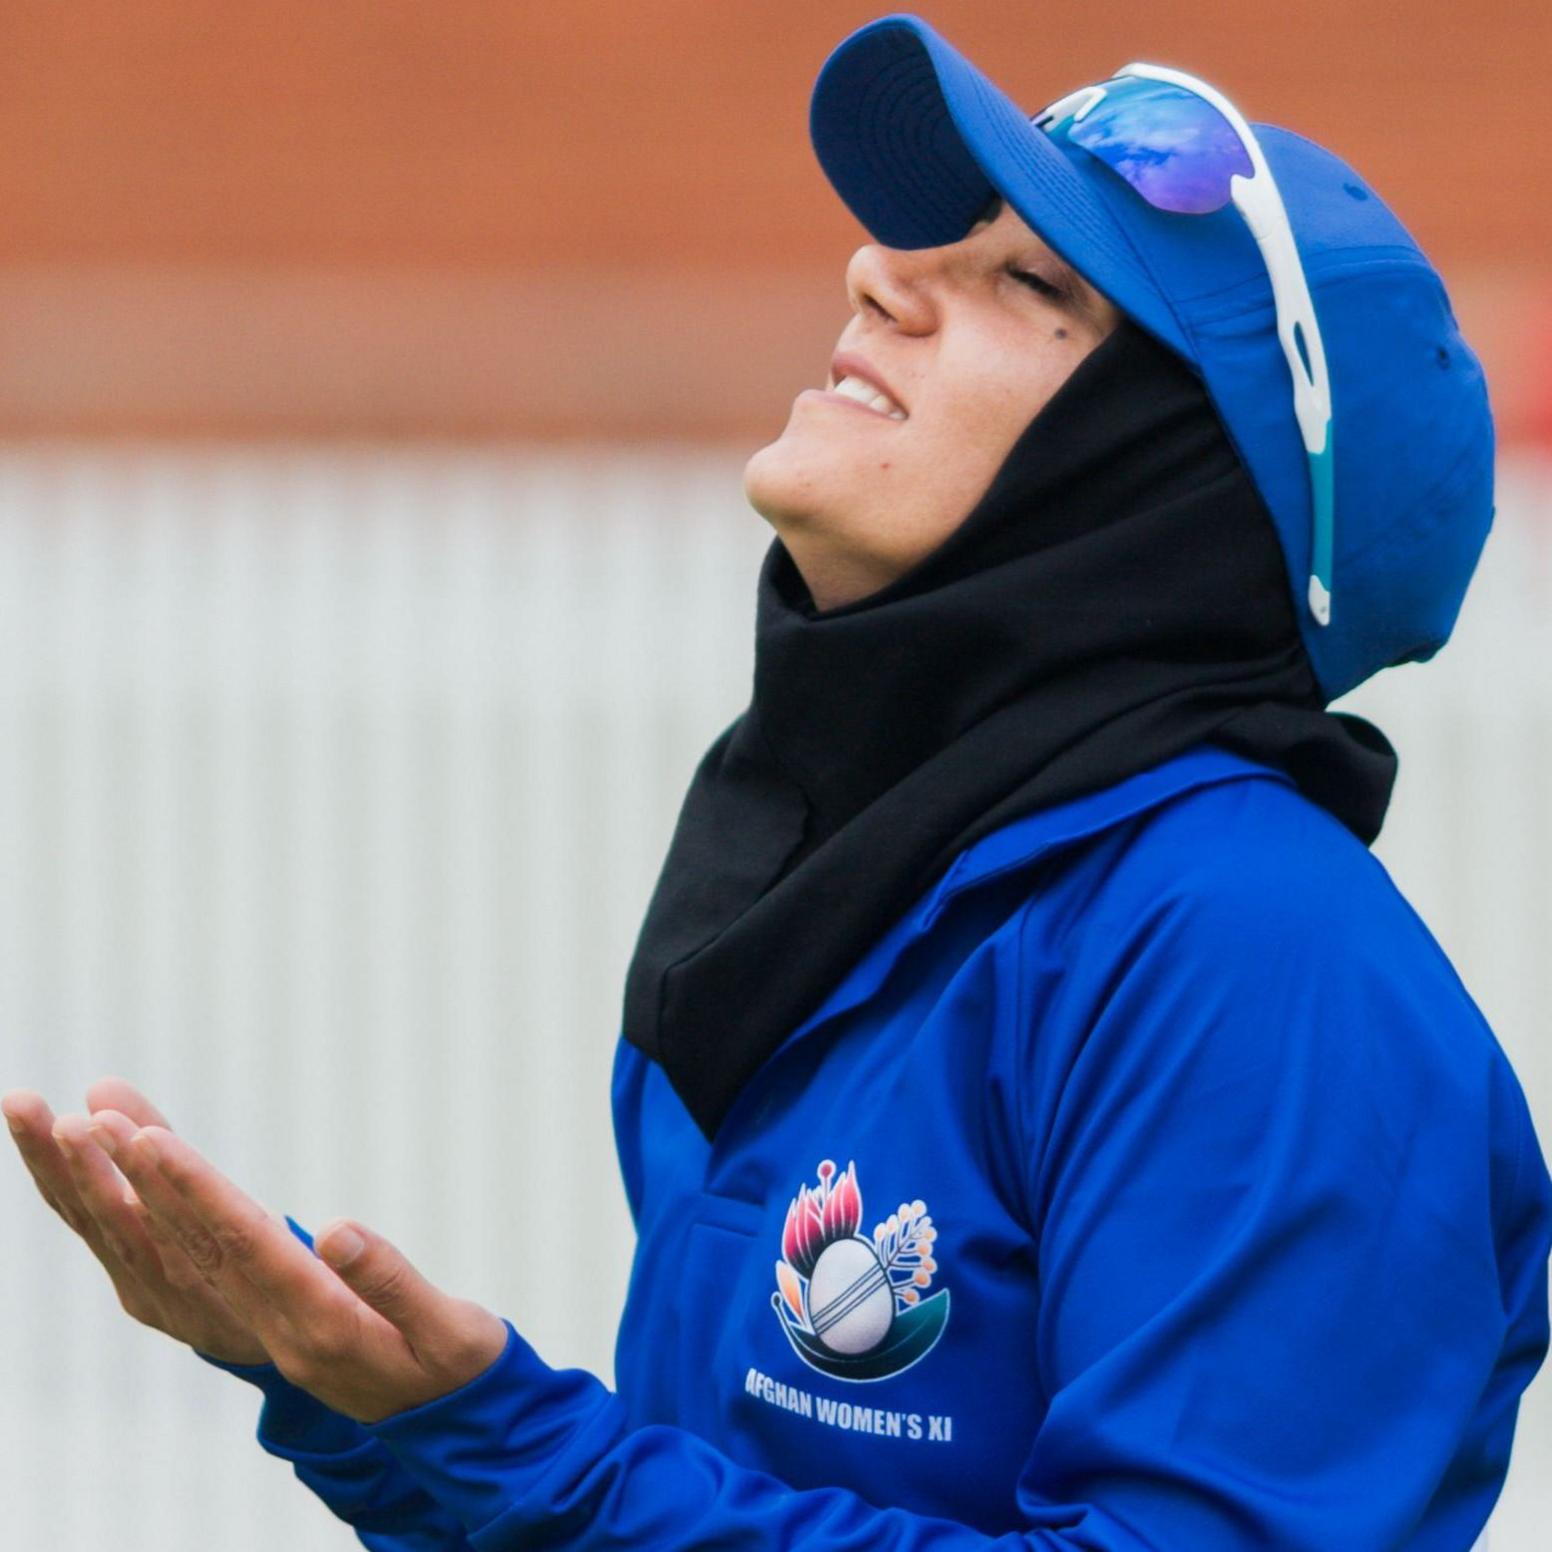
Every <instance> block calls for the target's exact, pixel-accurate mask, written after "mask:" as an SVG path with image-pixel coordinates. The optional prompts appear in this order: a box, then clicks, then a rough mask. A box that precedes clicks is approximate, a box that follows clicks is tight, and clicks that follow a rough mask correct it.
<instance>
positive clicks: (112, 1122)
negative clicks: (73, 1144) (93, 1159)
mask: <svg viewBox="0 0 1552 1552" xmlns="http://www.w3.org/2000/svg"><path fill="white" fill-rule="evenodd" d="M86 1130H87V1135H88V1136H90V1137H91V1139H92V1141H93V1142H95V1143H96V1144H97V1146H98V1147H99V1148H101V1149H102V1151H103V1152H104V1153H106V1154H107V1155H108V1157H109V1158H110V1159H117V1158H118V1156H119V1152H120V1150H121V1149H123V1148H126V1147H128V1146H129V1143H130V1139H131V1138H133V1137H134V1135H135V1133H136V1132H138V1131H139V1130H140V1127H139V1126H138V1125H137V1124H136V1123H135V1122H134V1121H131V1120H130V1119H129V1117H128V1116H125V1115H122V1114H121V1113H120V1112H119V1111H117V1110H107V1109H103V1110H98V1111H96V1112H95V1113H94V1114H93V1116H92V1119H91V1124H90V1125H89V1126H88V1127H87V1129H86ZM119 1194H120V1195H121V1196H122V1197H123V1199H124V1201H125V1203H126V1204H127V1205H128V1206H130V1207H137V1206H139V1204H140V1197H139V1196H138V1195H137V1194H136V1192H135V1188H134V1187H133V1186H132V1185H131V1184H130V1183H129V1181H128V1179H127V1178H126V1177H124V1176H122V1175H121V1176H120V1177H119ZM139 1216H141V1217H143V1216H144V1215H143V1214H141V1215H139Z"/></svg>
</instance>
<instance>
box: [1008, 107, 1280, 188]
mask: <svg viewBox="0 0 1552 1552" xmlns="http://www.w3.org/2000/svg"><path fill="white" fill-rule="evenodd" d="M1102 84H1103V90H1104V93H1105V95H1104V97H1103V98H1102V99H1101V100H1100V101H1099V102H1098V103H1097V104H1096V105H1095V106H1094V107H1093V108H1091V109H1090V110H1089V111H1088V112H1087V113H1086V114H1084V116H1083V117H1082V118H1081V119H1078V120H1076V121H1074V120H1073V119H1072V117H1071V110H1072V109H1073V108H1074V107H1076V106H1077V105H1078V104H1076V103H1074V102H1073V99H1071V98H1065V99H1063V104H1064V105H1066V106H1067V107H1068V110H1069V111H1068V113H1067V114H1066V115H1064V116H1063V117H1059V118H1056V119H1053V120H1051V121H1049V122H1042V121H1043V120H1044V119H1045V114H1044V113H1039V114H1036V115H1035V117H1034V120H1033V122H1034V123H1035V125H1036V126H1037V127H1038V128H1041V129H1046V130H1049V131H1050V132H1051V133H1052V134H1059V135H1065V136H1066V137H1067V139H1068V140H1070V141H1071V142H1072V143H1073V144H1074V145H1080V146H1082V147H1083V149H1084V150H1086V151H1090V152H1092V153H1093V154H1094V155H1095V156H1097V157H1098V158H1099V159H1100V161H1102V162H1104V164H1105V165H1106V166H1107V167H1110V168H1113V169H1114V170H1115V171H1116V172H1118V173H1120V175H1121V176H1122V177H1123V178H1125V179H1126V181H1127V182H1128V183H1129V184H1131V186H1132V187H1133V188H1134V189H1136V190H1137V192H1138V193H1139V194H1141V195H1142V197H1143V198H1144V199H1145V200H1147V201H1148V203H1149V204H1150V205H1153V206H1154V207H1156V208H1157V209H1159V210H1173V211H1178V212H1180V213H1181V214H1184V215H1206V214H1207V213H1208V212H1210V211H1213V210H1221V209H1222V208H1223V207H1224V206H1225V205H1226V204H1228V202H1229V195H1230V186H1229V177H1230V175H1231V174H1233V173H1239V174H1240V175H1241V176H1242V177H1246V178H1248V177H1250V176H1251V175H1252V174H1253V173H1254V171H1255V168H1254V166H1253V165H1252V164H1251V160H1250V155H1249V153H1248V152H1247V151H1246V150H1245V147H1244V145H1243V144H1242V143H1241V141H1240V138H1239V136H1238V135H1237V134H1236V133H1235V131H1234V126H1233V125H1232V124H1230V123H1229V121H1228V120H1227V119H1226V118H1224V116H1223V115H1222V114H1221V113H1220V112H1219V111H1218V110H1217V109H1216V108H1215V107H1213V105H1212V104H1211V103H1210V102H1208V101H1207V100H1206V98H1204V97H1198V96H1197V95H1196V93H1195V92H1192V91H1188V90H1187V89H1186V88H1185V87H1183V86H1176V85H1174V84H1173V83H1172V82H1169V81H1149V80H1146V79H1143V78H1141V77H1137V76H1120V77H1118V78H1116V79H1115V80H1112V81H1106V82H1104V83H1102ZM1077 95H1078V94H1074V96H1077ZM1049 111H1050V110H1049V109H1048V110H1047V112H1049Z"/></svg>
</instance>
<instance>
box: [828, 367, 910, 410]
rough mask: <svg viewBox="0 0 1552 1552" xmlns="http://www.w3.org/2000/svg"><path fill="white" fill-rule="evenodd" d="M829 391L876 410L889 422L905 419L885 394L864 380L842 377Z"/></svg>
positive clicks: (898, 408) (896, 405) (898, 407)
mask: <svg viewBox="0 0 1552 1552" xmlns="http://www.w3.org/2000/svg"><path fill="white" fill-rule="evenodd" d="M831 391H832V392H834V393H839V394H844V395H845V396H846V397H847V398H848V399H855V400H856V401H857V403H858V404H865V405H867V407H868V408H869V409H870V410H877V411H878V412H879V413H880V414H881V415H887V416H888V417H889V418H890V419H891V420H904V419H905V411H904V410H903V409H901V408H900V406H899V405H898V404H896V403H895V401H894V400H893V399H891V398H890V397H889V395H888V394H887V393H880V392H879V391H878V389H877V388H875V387H874V386H873V384H872V383H870V382H868V381H867V380H866V379H864V378H861V377H843V378H842V379H841V380H840V382H838V383H837V384H836V385H835V387H834V389H832V390H831Z"/></svg>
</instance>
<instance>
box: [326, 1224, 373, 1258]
mask: <svg viewBox="0 0 1552 1552" xmlns="http://www.w3.org/2000/svg"><path fill="white" fill-rule="evenodd" d="M365 1249H366V1241H365V1240H364V1239H362V1238H361V1236H360V1235H359V1234H357V1233H356V1231H355V1230H354V1229H336V1230H335V1231H334V1232H333V1233H332V1234H331V1235H330V1236H329V1240H328V1243H327V1244H326V1245H325V1246H324V1247H323V1259H324V1260H325V1261H327V1262H328V1263H329V1265H330V1266H349V1265H350V1263H351V1262H352V1261H354V1260H355V1259H356V1257H357V1256H359V1255H360V1254H361V1252H362V1251H363V1250H365Z"/></svg>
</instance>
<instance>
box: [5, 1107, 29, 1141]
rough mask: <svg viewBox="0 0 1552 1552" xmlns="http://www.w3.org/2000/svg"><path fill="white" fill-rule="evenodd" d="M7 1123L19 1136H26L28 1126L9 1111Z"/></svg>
mask: <svg viewBox="0 0 1552 1552" xmlns="http://www.w3.org/2000/svg"><path fill="white" fill-rule="evenodd" d="M5 1124H6V1125H7V1126H8V1127H10V1128H11V1130H12V1131H13V1132H15V1133H16V1135H17V1136H18V1137H22V1136H24V1135H25V1134H26V1131H27V1128H26V1127H25V1126H23V1125H22V1123H21V1122H20V1121H18V1120H17V1118H16V1117H15V1116H13V1115H11V1114H9V1113H7V1115H6V1118H5Z"/></svg>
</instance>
